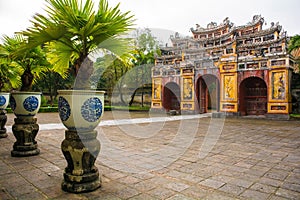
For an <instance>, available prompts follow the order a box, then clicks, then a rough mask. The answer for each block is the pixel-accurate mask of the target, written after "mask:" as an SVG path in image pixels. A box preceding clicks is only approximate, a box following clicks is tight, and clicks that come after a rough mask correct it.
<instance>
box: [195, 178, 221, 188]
mask: <svg viewBox="0 0 300 200" xmlns="http://www.w3.org/2000/svg"><path fill="white" fill-rule="evenodd" d="M199 184H200V185H204V186H207V187H211V188H214V189H218V188H220V187H222V186H223V185H224V184H225V183H224V182H221V181H217V180H213V179H206V180H204V181H201V182H200V183H199Z"/></svg>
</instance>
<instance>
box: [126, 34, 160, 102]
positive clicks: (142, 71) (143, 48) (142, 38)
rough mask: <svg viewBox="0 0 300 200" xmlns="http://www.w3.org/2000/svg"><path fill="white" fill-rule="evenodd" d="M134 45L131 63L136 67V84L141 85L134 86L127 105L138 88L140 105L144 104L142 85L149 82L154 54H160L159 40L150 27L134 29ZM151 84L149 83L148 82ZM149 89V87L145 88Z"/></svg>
mask: <svg viewBox="0 0 300 200" xmlns="http://www.w3.org/2000/svg"><path fill="white" fill-rule="evenodd" d="M135 37H136V38H135V46H136V49H135V51H134V54H133V56H134V57H135V59H134V60H133V64H134V66H135V67H136V82H135V83H136V84H137V85H141V88H138V87H136V88H137V89H136V90H135V91H134V93H133V95H132V97H131V100H130V102H129V105H132V103H133V100H134V97H135V95H136V93H137V91H138V90H141V93H142V94H141V98H142V102H141V104H142V106H144V87H145V85H147V87H149V83H151V69H152V67H153V65H154V63H155V55H156V54H158V55H160V49H159V42H158V41H157V39H156V38H155V37H154V36H153V35H152V34H151V30H150V29H147V28H146V29H144V30H139V29H138V30H136V34H135ZM150 85H151V84H150ZM147 89H148V90H149V88H147Z"/></svg>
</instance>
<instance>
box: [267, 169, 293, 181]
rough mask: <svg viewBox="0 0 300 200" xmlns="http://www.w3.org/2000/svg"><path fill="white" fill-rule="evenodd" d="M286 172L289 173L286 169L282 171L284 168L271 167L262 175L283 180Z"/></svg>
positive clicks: (286, 174)
mask: <svg viewBox="0 0 300 200" xmlns="http://www.w3.org/2000/svg"><path fill="white" fill-rule="evenodd" d="M288 174H289V173H288V172H287V171H284V170H276V169H271V170H270V171H268V172H267V173H266V174H265V175H264V176H265V177H268V178H272V179H276V180H281V181H283V180H284V179H285V178H286V177H287V176H288Z"/></svg>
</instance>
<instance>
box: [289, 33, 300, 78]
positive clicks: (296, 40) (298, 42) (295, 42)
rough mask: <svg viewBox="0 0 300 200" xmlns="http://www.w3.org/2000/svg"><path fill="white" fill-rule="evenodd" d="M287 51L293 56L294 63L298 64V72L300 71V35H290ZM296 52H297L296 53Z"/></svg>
mask: <svg viewBox="0 0 300 200" xmlns="http://www.w3.org/2000/svg"><path fill="white" fill-rule="evenodd" d="M288 51H289V53H292V54H293V55H294V56H295V59H296V63H297V64H298V72H299V71H300V35H295V36H293V37H291V39H290V41H289V45H288ZM296 52H298V53H296Z"/></svg>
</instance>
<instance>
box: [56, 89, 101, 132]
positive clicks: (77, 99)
mask: <svg viewBox="0 0 300 200" xmlns="http://www.w3.org/2000/svg"><path fill="white" fill-rule="evenodd" d="M58 111H59V117H60V119H61V121H62V123H63V124H64V126H65V127H66V128H67V129H68V130H71V131H91V130H94V129H95V128H96V127H97V126H98V124H99V123H100V120H101V117H102V115H103V112H104V91H93V90H58Z"/></svg>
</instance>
